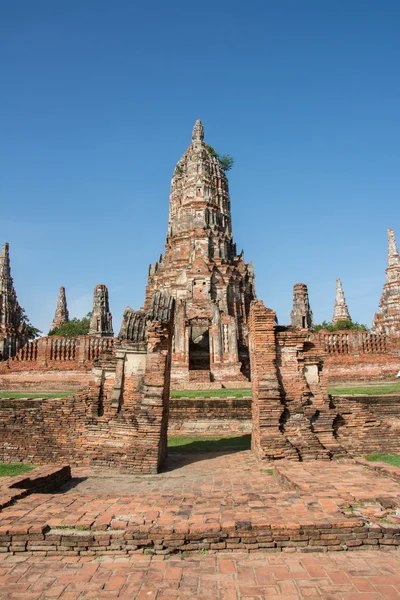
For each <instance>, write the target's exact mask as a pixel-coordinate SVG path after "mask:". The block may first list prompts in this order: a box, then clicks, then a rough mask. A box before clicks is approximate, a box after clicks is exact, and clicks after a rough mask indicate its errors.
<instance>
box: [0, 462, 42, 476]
mask: <svg viewBox="0 0 400 600" xmlns="http://www.w3.org/2000/svg"><path fill="white" fill-rule="evenodd" d="M34 468H35V465H23V464H21V463H15V464H13V463H10V464H5V463H0V477H14V475H21V474H22V473H27V472H28V471H32V469H34Z"/></svg>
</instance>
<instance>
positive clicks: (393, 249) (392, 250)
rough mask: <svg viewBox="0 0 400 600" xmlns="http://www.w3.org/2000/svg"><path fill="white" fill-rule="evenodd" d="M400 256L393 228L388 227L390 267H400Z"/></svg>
mask: <svg viewBox="0 0 400 600" xmlns="http://www.w3.org/2000/svg"><path fill="white" fill-rule="evenodd" d="M399 266H400V256H399V251H398V250H397V244H396V238H395V237H394V231H393V229H388V267H399Z"/></svg>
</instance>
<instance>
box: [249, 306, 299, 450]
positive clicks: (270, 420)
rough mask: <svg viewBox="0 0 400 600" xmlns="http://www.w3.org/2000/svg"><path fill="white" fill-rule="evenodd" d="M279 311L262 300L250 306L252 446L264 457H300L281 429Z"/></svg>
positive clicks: (282, 407) (282, 409)
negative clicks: (277, 358) (277, 334)
mask: <svg viewBox="0 0 400 600" xmlns="http://www.w3.org/2000/svg"><path fill="white" fill-rule="evenodd" d="M275 327H276V313H274V312H273V311H272V310H270V309H268V308H265V306H264V304H263V303H262V302H261V301H256V302H253V303H252V305H251V309H250V319H249V330H250V366H251V379H252V394H253V402H252V434H251V446H252V450H253V452H254V453H255V454H256V455H257V456H258V458H260V459H275V458H295V459H296V458H298V455H297V452H296V450H295V449H294V448H293V447H292V446H291V445H290V444H289V442H288V441H287V440H286V439H285V437H284V436H283V435H282V432H281V431H280V418H281V416H282V414H283V411H284V406H283V403H282V399H281V387H280V384H279V381H278V372H277V366H276V342H275Z"/></svg>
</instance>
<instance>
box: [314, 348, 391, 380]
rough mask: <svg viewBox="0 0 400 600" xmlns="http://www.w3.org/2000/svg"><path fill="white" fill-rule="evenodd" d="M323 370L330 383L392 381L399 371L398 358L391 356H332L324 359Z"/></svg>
mask: <svg viewBox="0 0 400 600" xmlns="http://www.w3.org/2000/svg"><path fill="white" fill-rule="evenodd" d="M324 368H325V370H326V376H327V378H328V381H329V382H330V383H334V382H338V381H341V382H346V381H387V380H394V378H395V377H396V375H397V373H398V372H399V371H400V356H396V355H393V354H375V355H371V354H362V355H359V356H355V355H352V354H342V355H332V354H329V355H327V356H326V358H325V363H324Z"/></svg>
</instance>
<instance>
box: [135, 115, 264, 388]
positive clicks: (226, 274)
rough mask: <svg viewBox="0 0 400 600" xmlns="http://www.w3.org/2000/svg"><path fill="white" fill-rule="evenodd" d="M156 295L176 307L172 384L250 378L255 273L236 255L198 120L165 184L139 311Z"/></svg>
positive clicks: (222, 180)
mask: <svg viewBox="0 0 400 600" xmlns="http://www.w3.org/2000/svg"><path fill="white" fill-rule="evenodd" d="M158 291H160V292H168V293H169V294H170V295H171V296H172V297H174V298H175V299H176V300H177V305H176V311H175V320H174V339H173V350H172V372H171V382H172V384H176V385H179V384H181V383H186V382H189V381H198V382H203V383H207V382H210V381H216V382H223V381H240V380H242V381H245V380H246V378H248V377H249V368H250V367H249V353H248V315H249V310H250V303H251V301H252V300H253V299H254V298H255V285H254V271H253V266H252V264H251V263H249V264H246V263H245V262H244V256H243V252H241V253H240V254H237V252H236V245H235V244H234V242H233V237H232V223H231V206H230V197H229V189H228V180H227V177H226V174H225V171H224V166H223V164H222V163H221V162H220V160H219V159H218V158H217V157H216V153H215V151H213V149H212V148H211V147H210V146H208V145H207V144H205V142H204V128H203V125H202V123H201V121H199V120H198V121H196V124H195V126H194V129H193V134H192V143H191V145H190V146H189V148H188V149H187V150H186V152H185V153H184V154H183V156H182V158H181V159H180V160H179V161H178V163H177V165H176V167H175V171H174V174H173V177H172V182H171V193H170V203H169V221H168V232H167V240H166V245H165V254H164V255H161V256H160V259H159V260H158V261H157V262H156V263H155V264H154V265H150V268H149V278H148V285H147V289H146V300H145V310H149V308H150V304H151V299H152V297H153V295H154V294H155V292H158Z"/></svg>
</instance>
